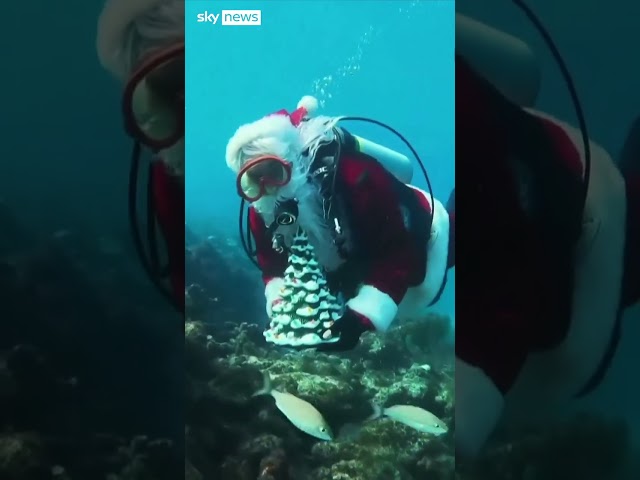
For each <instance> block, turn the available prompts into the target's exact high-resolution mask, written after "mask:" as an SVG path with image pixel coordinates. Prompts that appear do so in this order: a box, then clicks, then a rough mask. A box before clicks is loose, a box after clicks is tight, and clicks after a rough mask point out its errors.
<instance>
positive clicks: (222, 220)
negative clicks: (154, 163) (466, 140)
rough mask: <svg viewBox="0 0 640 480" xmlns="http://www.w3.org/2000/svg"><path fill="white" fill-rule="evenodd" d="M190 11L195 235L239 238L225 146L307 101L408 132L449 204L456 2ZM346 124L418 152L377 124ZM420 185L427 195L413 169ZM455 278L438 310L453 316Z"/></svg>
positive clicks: (236, 5) (190, 5) (190, 184)
mask: <svg viewBox="0 0 640 480" xmlns="http://www.w3.org/2000/svg"><path fill="white" fill-rule="evenodd" d="M212 7H213V8H212ZM221 9H261V11H262V24H261V25H260V26H251V27H249V26H246V27H242V26H233V27H229V26H222V25H220V24H215V25H214V24H213V23H198V22H197V15H198V14H199V13H202V12H204V11H207V12H208V13H219V12H220V10H221ZM185 13H186V43H187V45H188V48H187V50H186V55H187V57H186V95H187V97H186V111H187V117H186V132H187V133H186V165H187V167H186V179H185V182H186V214H187V223H188V224H189V225H190V226H191V227H193V228H194V229H195V230H196V231H197V230H200V231H201V232H202V233H208V232H210V230H211V229H212V228H215V229H217V230H218V231H220V230H221V231H224V232H227V234H228V235H229V236H230V237H232V238H234V239H236V238H237V236H238V233H237V211H238V203H239V198H238V196H237V194H236V192H235V178H234V175H233V174H232V172H231V171H230V170H228V169H227V166H226V164H225V160H224V154H225V147H226V144H227V141H228V139H229V138H230V137H231V136H232V135H233V133H234V131H235V130H236V129H237V128H238V127H239V126H240V125H242V124H244V123H248V122H252V121H254V120H257V119H258V118H260V117H262V116H264V115H266V114H269V113H272V112H274V111H276V110H279V109H282V108H286V109H288V110H289V111H291V110H294V109H295V107H296V104H297V102H298V100H299V99H300V98H301V97H302V96H303V95H307V94H310V95H314V96H316V97H317V98H318V99H319V100H320V102H321V105H322V108H321V109H320V113H323V114H327V115H353V116H365V117H370V118H373V119H377V120H379V121H382V122H384V123H386V124H388V125H390V126H392V127H394V128H395V129H396V130H398V131H399V132H400V133H402V134H403V135H404V136H405V137H406V138H407V139H408V140H409V142H411V144H412V145H413V147H414V148H415V149H416V151H417V152H418V154H419V155H420V156H421V158H422V160H423V162H424V164H425V166H426V168H427V170H428V173H429V177H430V180H431V183H432V187H433V192H434V195H435V196H436V198H438V199H440V200H441V201H442V202H443V203H444V202H446V200H447V198H448V196H449V193H450V192H451V190H452V188H453V186H454V128H455V125H454V115H455V114H454V98H455V89H454V55H453V50H454V37H455V33H454V22H453V18H454V17H453V16H454V2H453V1H452V0H451V1H439V2H416V1H414V2H405V1H375V2H372V1H349V2H347V1H340V2H328V1H317V2H310V1H305V2H301V1H297V2H287V1H278V2H216V3H215V4H212V2H203V1H189V2H186V11H185ZM417 46H420V47H419V48H420V52H417V51H416V48H417ZM418 53H419V54H418ZM349 128H350V130H351V131H353V132H354V133H356V134H359V135H361V136H364V137H367V138H370V139H371V140H374V141H376V142H378V143H382V144H384V145H386V146H388V147H390V148H393V149H397V150H398V151H401V152H403V153H406V154H407V155H408V156H411V153H410V151H409V150H408V149H407V148H406V147H404V144H403V143H402V142H400V141H399V140H398V139H396V138H395V137H393V135H391V134H390V133H388V132H386V131H385V130H383V129H382V128H380V127H376V126H372V125H368V124H350V125H349ZM413 182H414V184H415V185H416V186H418V187H421V188H426V182H425V180H424V178H423V176H422V174H421V173H420V170H419V168H418V167H417V165H416V167H415V173H414V180H413ZM452 273H453V272H451V274H450V277H449V282H448V287H447V289H446V291H445V292H444V294H443V297H442V299H441V300H440V302H439V303H438V304H437V305H436V306H435V307H434V310H436V311H438V312H442V313H445V314H448V315H450V316H451V318H452V319H453V318H455V307H454V304H455V303H454V298H455V297H454V288H453V286H454V284H455V280H454V275H453V274H452ZM256 282H259V276H258V273H257V272H256Z"/></svg>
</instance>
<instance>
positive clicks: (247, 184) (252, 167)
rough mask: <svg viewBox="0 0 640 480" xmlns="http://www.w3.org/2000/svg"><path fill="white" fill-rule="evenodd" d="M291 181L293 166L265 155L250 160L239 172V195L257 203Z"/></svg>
mask: <svg viewBox="0 0 640 480" xmlns="http://www.w3.org/2000/svg"><path fill="white" fill-rule="evenodd" d="M290 180H291V164H290V163H289V162H287V161H286V160H283V159H282V158H279V157H275V156H272V155H264V156H260V157H256V158H253V159H251V160H249V161H248V162H247V163H246V164H245V165H244V166H243V167H242V168H241V169H240V171H239V172H238V177H237V180H236V187H237V189H238V195H240V196H241V197H242V198H244V199H245V200H247V201H248V202H255V201H257V200H259V199H260V198H262V197H263V196H264V195H270V194H273V193H275V191H276V190H277V189H278V188H279V187H282V186H284V185H286V184H288V183H289V181H290Z"/></svg>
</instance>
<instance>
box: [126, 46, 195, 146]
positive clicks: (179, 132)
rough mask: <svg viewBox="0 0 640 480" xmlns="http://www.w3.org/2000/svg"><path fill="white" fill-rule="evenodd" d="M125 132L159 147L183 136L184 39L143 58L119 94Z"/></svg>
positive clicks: (173, 142)
mask: <svg viewBox="0 0 640 480" xmlns="http://www.w3.org/2000/svg"><path fill="white" fill-rule="evenodd" d="M122 112H123V115H124V121H125V128H126V130H127V133H128V134H129V135H131V136H132V137H133V138H135V139H136V140H137V141H139V142H140V143H142V144H143V145H145V146H146V147H148V148H150V149H152V150H154V151H158V150H161V149H164V148H168V147H170V146H171V145H173V144H175V143H176V142H178V140H180V139H181V138H182V137H183V136H184V42H182V43H180V44H177V45H174V46H172V47H171V48H168V49H166V50H163V51H161V52H158V53H157V54H155V55H153V56H151V57H149V58H148V59H146V60H145V61H144V62H143V63H142V65H140V67H139V68H138V69H137V70H136V71H135V72H134V73H133V75H131V77H130V78H129V81H128V82H127V85H126V86H125V89H124V93H123V96H122Z"/></svg>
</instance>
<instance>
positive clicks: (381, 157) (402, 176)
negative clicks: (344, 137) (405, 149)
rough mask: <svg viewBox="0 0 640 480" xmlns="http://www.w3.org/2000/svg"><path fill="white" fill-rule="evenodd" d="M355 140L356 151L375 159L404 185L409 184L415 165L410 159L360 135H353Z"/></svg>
mask: <svg viewBox="0 0 640 480" xmlns="http://www.w3.org/2000/svg"><path fill="white" fill-rule="evenodd" d="M352 136H353V139H354V147H355V150H356V151H357V152H359V153H363V154H365V155H368V156H370V157H373V158H375V159H376V160H378V162H379V163H380V164H381V165H382V166H383V167H384V168H385V169H386V170H387V171H388V172H389V173H390V174H391V175H393V176H394V177H396V178H397V179H398V180H400V181H401V182H402V183H405V184H409V183H411V179H412V178H413V163H411V160H409V157H407V156H406V155H403V154H401V153H399V152H396V151H395V150H391V149H390V148H387V147H385V146H383V145H380V144H378V143H375V142H372V141H371V140H368V139H366V138H363V137H359V136H358V135H352Z"/></svg>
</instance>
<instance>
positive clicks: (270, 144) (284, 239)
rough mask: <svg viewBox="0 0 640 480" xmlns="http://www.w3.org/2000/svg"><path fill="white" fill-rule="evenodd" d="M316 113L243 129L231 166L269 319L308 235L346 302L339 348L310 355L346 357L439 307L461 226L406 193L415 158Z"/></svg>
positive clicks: (419, 195) (414, 192)
mask: <svg viewBox="0 0 640 480" xmlns="http://www.w3.org/2000/svg"><path fill="white" fill-rule="evenodd" d="M317 107H318V102H317V100H316V99H315V98H313V97H310V96H305V97H303V98H302V100H301V101H300V102H299V104H298V106H297V109H296V110H295V111H293V112H292V113H291V114H289V113H288V112H287V111H286V110H280V111H278V112H275V113H273V114H271V115H267V116H265V117H263V118H261V119H259V120H257V121H255V122H253V123H249V124H247V125H243V126H241V127H240V128H239V129H238V130H237V131H236V132H235V134H234V135H233V137H232V138H231V139H230V140H229V143H228V145H227V149H226V161H227V165H228V166H229V168H230V169H231V170H232V171H233V172H234V173H235V174H236V176H237V177H236V182H237V190H238V194H239V195H240V196H241V198H242V199H243V200H244V201H246V202H249V203H250V207H249V213H248V216H249V218H248V223H249V228H250V232H251V234H252V235H253V238H254V241H255V248H256V256H257V264H258V266H259V268H260V269H261V272H262V278H263V280H264V284H265V297H266V308H267V314H268V315H269V316H270V315H271V309H272V307H273V305H274V304H275V303H276V302H279V301H281V299H280V294H279V292H280V290H281V288H282V286H283V284H284V282H283V277H284V275H285V269H286V268H287V259H288V248H289V247H290V245H291V241H292V237H293V236H294V234H295V233H296V232H297V231H298V229H299V228H301V229H302V230H303V231H304V232H305V233H306V234H307V236H308V238H309V241H310V243H311V245H312V246H313V247H314V250H315V252H316V255H317V259H318V262H319V263H320V264H321V266H322V267H323V268H324V270H325V272H326V273H327V281H328V283H329V285H330V286H331V287H332V290H333V291H334V292H337V293H340V294H341V295H342V296H343V298H344V299H345V300H346V308H345V311H344V314H343V316H342V317H341V318H340V319H338V320H337V321H336V322H335V323H334V324H333V327H332V328H331V329H330V330H331V335H330V336H332V337H333V338H335V337H336V336H339V341H337V342H335V343H322V342H320V343H319V344H317V345H306V346H311V347H315V348H318V349H320V350H347V349H351V348H353V347H355V346H356V345H357V343H358V341H359V338H360V336H361V334H362V333H364V332H365V331H368V330H375V331H385V330H387V329H388V328H389V326H390V325H391V323H392V322H393V320H394V319H395V318H396V317H397V316H407V317H410V316H412V315H415V314H416V313H419V312H421V311H422V310H424V309H425V308H426V307H428V306H429V305H431V304H433V303H434V302H436V301H437V300H438V298H439V296H440V294H441V292H442V290H443V288H444V285H445V282H446V277H447V270H448V269H449V268H451V267H452V266H453V251H452V247H453V231H454V223H453V221H452V218H453V217H452V216H451V217H450V214H449V213H448V212H447V211H446V209H445V207H444V206H443V205H442V204H441V203H440V202H439V201H437V200H434V199H433V196H432V195H429V193H426V192H424V191H422V190H420V189H419V188H416V187H414V186H411V185H409V184H408V183H409V182H410V180H411V176H412V173H413V170H412V165H411V162H410V161H409V159H408V158H407V157H405V156H404V155H402V154H400V153H398V152H395V151H392V150H391V149H389V148H386V147H384V146H382V145H378V144H376V143H373V142H371V141H369V140H367V139H364V138H361V137H358V136H356V135H353V134H351V133H349V132H348V131H347V130H345V129H344V128H342V127H341V126H339V125H338V122H339V121H340V120H341V119H349V118H350V117H342V118H341V117H326V116H314V113H315V111H316V110H317ZM373 122H374V123H375V121H373ZM401 138H402V137H401ZM414 153H415V152H414ZM241 225H242V222H241Z"/></svg>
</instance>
